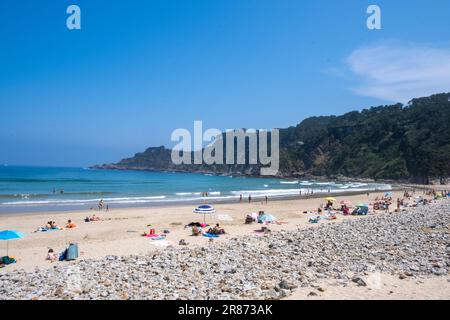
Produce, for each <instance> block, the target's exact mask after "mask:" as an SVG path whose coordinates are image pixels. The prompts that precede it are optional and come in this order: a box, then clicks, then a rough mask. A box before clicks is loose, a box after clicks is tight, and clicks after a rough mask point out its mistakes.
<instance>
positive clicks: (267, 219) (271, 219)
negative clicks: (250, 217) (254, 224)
mask: <svg viewBox="0 0 450 320" xmlns="http://www.w3.org/2000/svg"><path fill="white" fill-rule="evenodd" d="M275 221H277V218H275V217H274V216H273V215H271V214H267V213H265V214H263V215H260V216H259V217H258V223H266V222H275Z"/></svg>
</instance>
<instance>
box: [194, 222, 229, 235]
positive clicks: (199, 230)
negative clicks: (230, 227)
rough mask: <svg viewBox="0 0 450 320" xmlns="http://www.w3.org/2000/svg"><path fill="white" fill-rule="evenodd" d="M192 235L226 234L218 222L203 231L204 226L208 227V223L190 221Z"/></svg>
mask: <svg viewBox="0 0 450 320" xmlns="http://www.w3.org/2000/svg"><path fill="white" fill-rule="evenodd" d="M191 225H192V229H191V230H192V235H193V236H200V235H202V234H207V233H208V234H214V235H222V234H226V232H225V229H223V228H221V227H220V224H218V223H217V224H216V225H215V226H214V227H212V228H209V229H208V231H206V232H204V230H205V228H207V227H208V225H205V224H200V223H192V224H191Z"/></svg>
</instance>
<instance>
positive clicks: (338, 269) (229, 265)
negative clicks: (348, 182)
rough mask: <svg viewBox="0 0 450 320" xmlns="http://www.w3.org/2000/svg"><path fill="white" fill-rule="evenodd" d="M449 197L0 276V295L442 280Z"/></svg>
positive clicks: (201, 292) (268, 294) (205, 295)
mask: <svg viewBox="0 0 450 320" xmlns="http://www.w3.org/2000/svg"><path fill="white" fill-rule="evenodd" d="M449 226H450V201H449V200H440V201H437V202H435V203H432V204H430V205H428V206H421V207H417V208H409V209H408V210H407V211H404V212H402V213H393V214H380V215H374V216H369V217H367V218H361V219H353V220H346V221H343V222H337V223H331V224H323V225H318V226H316V227H313V228H311V227H309V228H304V227H302V228H299V229H298V230H295V231H281V232H277V233H273V234H272V235H270V236H253V235H252V236H241V237H236V238H232V239H230V240H229V241H226V242H221V243H214V242H211V243H209V244H208V245H205V246H201V247H192V248H189V247H168V248H165V249H163V250H161V251H159V252H157V253H154V254H152V255H148V256H135V255H133V256H126V257H117V256H107V257H105V258H104V259H101V260H82V261H78V262H74V263H70V264H67V265H64V266H55V267H54V268H53V269H36V270H35V271H34V272H24V271H11V272H8V273H5V274H0V299H190V300H192V299H201V300H203V299H280V298H283V297H287V296H289V295H290V294H291V293H292V291H294V290H295V289H296V288H298V287H314V286H316V284H317V283H318V282H319V281H321V280H323V279H329V280H333V281H334V282H335V283H336V285H340V286H347V285H349V284H350V283H352V284H357V285H359V286H365V285H367V284H366V282H365V280H364V279H365V276H366V275H368V274H370V273H372V272H375V271H379V272H381V273H388V274H393V275H395V276H398V277H399V278H400V279H405V278H413V277H416V276H421V275H430V276H447V275H448V272H449V270H450V233H449Z"/></svg>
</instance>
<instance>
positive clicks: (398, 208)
mask: <svg viewBox="0 0 450 320" xmlns="http://www.w3.org/2000/svg"><path fill="white" fill-rule="evenodd" d="M397 212H400V198H397Z"/></svg>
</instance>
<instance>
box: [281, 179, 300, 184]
mask: <svg viewBox="0 0 450 320" xmlns="http://www.w3.org/2000/svg"><path fill="white" fill-rule="evenodd" d="M280 183H281V184H298V180H295V181H280Z"/></svg>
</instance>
